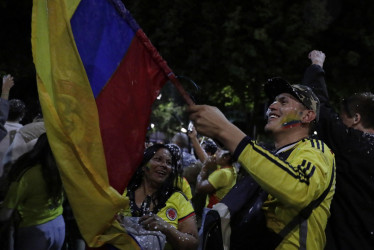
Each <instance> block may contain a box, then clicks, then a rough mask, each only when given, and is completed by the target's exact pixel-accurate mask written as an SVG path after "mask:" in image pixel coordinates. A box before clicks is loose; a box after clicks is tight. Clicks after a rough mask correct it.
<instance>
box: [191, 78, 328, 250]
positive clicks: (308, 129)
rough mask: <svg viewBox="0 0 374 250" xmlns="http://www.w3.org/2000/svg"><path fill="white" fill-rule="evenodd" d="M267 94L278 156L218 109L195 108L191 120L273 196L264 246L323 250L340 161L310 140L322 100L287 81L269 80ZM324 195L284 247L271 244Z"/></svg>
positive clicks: (269, 122) (265, 207) (267, 209)
mask: <svg viewBox="0 0 374 250" xmlns="http://www.w3.org/2000/svg"><path fill="white" fill-rule="evenodd" d="M265 93H266V94H267V96H268V98H269V100H271V101H272V103H271V104H270V106H269V108H268V111H267V118H268V119H267V124H266V125H265V130H266V131H267V132H269V133H271V134H272V136H273V140H274V146H275V149H276V150H275V151H269V150H268V149H265V148H263V147H261V146H260V145H258V144H257V143H256V142H255V141H254V140H253V139H252V138H250V137H249V136H247V135H246V134H245V133H243V132H242V131H241V130H240V129H239V128H238V127H236V126H235V125H234V124H232V123H231V122H230V121H229V120H228V119H227V118H226V117H225V116H224V115H223V113H222V112H221V111H219V109H217V108H216V107H212V106H208V105H191V106H189V107H188V111H189V112H190V116H189V118H190V120H191V121H193V123H194V126H195V128H196V130H197V131H198V132H199V133H200V134H202V135H205V136H208V137H210V138H213V139H215V140H217V141H220V142H221V143H222V144H223V145H224V146H225V147H226V148H227V149H228V150H229V151H230V152H231V153H232V154H233V158H234V159H235V160H236V159H238V161H239V163H240V164H241V166H242V167H244V168H245V169H246V170H247V171H248V173H249V174H250V175H251V176H252V177H253V179H254V180H255V181H256V182H257V183H258V184H259V185H260V186H261V188H262V189H263V190H265V191H266V192H268V193H269V195H268V197H267V200H266V201H265V202H264V204H263V205H262V209H263V211H264V213H265V218H266V227H267V228H268V231H269V237H266V236H265V239H266V240H265V241H263V242H261V244H266V245H269V244H270V245H273V246H272V249H274V248H276V249H285V250H289V249H323V248H324V246H325V242H326V238H325V232H324V230H325V227H326V224H327V220H328V217H329V215H330V212H329V209H330V204H331V200H332V198H333V194H334V191H335V188H334V178H333V177H334V174H333V173H334V172H333V171H334V164H335V160H334V155H333V154H332V152H331V151H330V149H329V148H328V147H327V145H325V144H324V143H323V142H322V141H319V140H314V139H311V138H310V135H311V133H312V131H313V126H314V123H315V121H318V115H319V100H318V98H317V97H316V96H315V94H314V93H313V91H312V90H311V89H310V88H308V87H306V86H304V85H290V84H289V83H288V82H287V81H285V80H284V79H282V78H272V79H269V81H268V83H267V84H266V85H265ZM203 174H204V173H203ZM324 194H327V196H326V197H325V198H324V199H323V201H322V202H321V203H320V204H319V205H318V206H317V207H315V208H314V209H313V210H312V213H311V215H310V216H309V217H308V218H306V219H304V220H302V221H301V222H300V223H299V224H297V226H296V227H295V229H294V230H292V231H291V232H290V233H288V234H287V235H286V236H285V237H284V238H282V240H281V242H280V243H278V241H274V242H271V241H272V240H271V236H270V235H271V234H278V233H279V232H280V231H281V230H282V229H284V228H285V226H286V225H287V224H288V223H289V222H290V221H291V220H292V219H293V218H294V217H296V216H297V215H298V213H299V211H300V210H302V209H304V208H305V207H307V206H308V205H309V204H311V202H313V201H315V200H316V199H317V198H318V197H320V196H322V195H324ZM322 197H323V196H322ZM240 233H242V237H246V235H245V232H240ZM271 243H273V244H271ZM274 245H275V246H274Z"/></svg>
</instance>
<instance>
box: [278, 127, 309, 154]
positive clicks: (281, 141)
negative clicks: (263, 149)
mask: <svg viewBox="0 0 374 250" xmlns="http://www.w3.org/2000/svg"><path fill="white" fill-rule="evenodd" d="M273 137H274V146H275V149H277V150H278V149H280V148H281V147H284V146H286V145H289V144H291V143H294V142H297V141H300V140H301V139H304V138H307V137H309V134H308V133H305V131H294V133H282V134H278V135H273Z"/></svg>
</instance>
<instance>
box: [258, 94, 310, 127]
mask: <svg viewBox="0 0 374 250" xmlns="http://www.w3.org/2000/svg"><path fill="white" fill-rule="evenodd" d="M304 110H306V108H305V107H304V105H303V104H302V103H300V102H299V101H298V100H296V99H295V97H293V96H292V95H290V94H287V93H282V94H280V95H278V96H277V97H276V98H275V100H274V102H273V103H272V104H271V105H270V106H269V108H268V111H267V112H266V114H267V118H268V122H267V124H266V125H265V131H268V132H272V133H273V134H274V133H278V132H284V131H286V130H289V129H291V128H294V127H296V126H300V125H301V119H302V116H303V111H304Z"/></svg>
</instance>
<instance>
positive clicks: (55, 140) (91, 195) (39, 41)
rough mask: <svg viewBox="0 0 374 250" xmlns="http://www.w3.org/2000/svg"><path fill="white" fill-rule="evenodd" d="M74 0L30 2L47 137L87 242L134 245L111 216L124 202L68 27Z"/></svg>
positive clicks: (75, 3) (119, 245) (125, 204)
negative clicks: (107, 159) (111, 171)
mask: <svg viewBox="0 0 374 250" xmlns="http://www.w3.org/2000/svg"><path fill="white" fill-rule="evenodd" d="M79 2H80V1H78V0H65V1H64V0H34V1H33V12H32V37H31V42H32V50H33V59H34V64H35V67H36V72H37V83H38V93H39V99H40V103H41V106H42V111H43V116H44V121H45V126H46V130H47V136H48V139H49V141H50V144H51V147H52V150H53V152H54V155H55V157H56V160H57V163H58V166H59V169H60V173H61V178H62V181H63V185H64V188H65V190H66V193H67V196H68V198H69V203H70V204H71V207H72V209H73V212H74V216H75V219H76V220H77V223H78V226H79V229H80V231H81V234H82V236H83V238H84V239H85V241H86V242H87V243H88V245H89V246H91V247H99V246H101V245H103V244H104V243H110V244H112V245H113V246H115V247H117V248H119V249H139V247H138V245H137V244H136V243H135V241H134V240H132V238H131V237H130V236H129V235H128V234H126V233H125V230H124V229H122V227H121V226H120V225H119V224H118V222H116V221H115V220H114V216H115V214H116V213H117V212H118V211H120V210H121V209H124V208H126V207H128V204H129V201H128V199H126V198H124V197H122V196H121V194H119V193H118V192H117V191H116V190H115V189H113V188H112V187H111V186H110V185H109V181H108V174H107V169H106V163H105V156H104V150H103V145H102V140H101V136H100V128H99V122H98V121H99V119H98V112H97V108H96V103H95V99H94V96H93V94H92V90H91V87H90V84H89V81H88V78H87V76H86V72H85V69H84V67H83V65H82V62H81V60H80V57H79V54H78V52H77V49H76V46H75V43H74V38H73V35H72V31H71V26H70V18H71V16H72V15H73V13H74V10H75V9H76V8H77V6H78V4H79ZM93 39H94V38H93Z"/></svg>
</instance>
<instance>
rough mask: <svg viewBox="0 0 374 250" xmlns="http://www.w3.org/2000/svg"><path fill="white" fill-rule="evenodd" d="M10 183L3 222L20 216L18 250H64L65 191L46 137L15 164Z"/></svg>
mask: <svg viewBox="0 0 374 250" xmlns="http://www.w3.org/2000/svg"><path fill="white" fill-rule="evenodd" d="M8 179H9V183H10V185H9V189H8V191H7V194H6V196H5V199H4V202H3V204H2V207H1V210H0V221H1V222H3V223H4V222H5V221H7V220H10V218H11V217H12V215H13V214H14V213H15V212H18V213H19V214H20V217H21V220H20V223H19V226H18V228H17V230H16V236H15V249H19V250H24V249H33V250H38V249H40V250H47V249H61V247H62V245H63V242H64V238H65V223H64V219H63V217H62V212H63V208H62V204H63V187H62V182H61V179H60V174H59V171H58V169H57V164H56V161H55V158H54V156H53V153H52V150H51V148H50V146H49V143H48V138H47V135H46V134H42V135H41V136H40V137H39V139H38V141H37V143H36V144H35V146H34V148H33V149H32V150H31V151H29V152H27V153H26V154H24V155H22V156H21V157H20V158H19V159H18V160H17V161H16V162H15V163H14V165H13V166H12V168H11V170H10V172H9V175H8Z"/></svg>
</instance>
